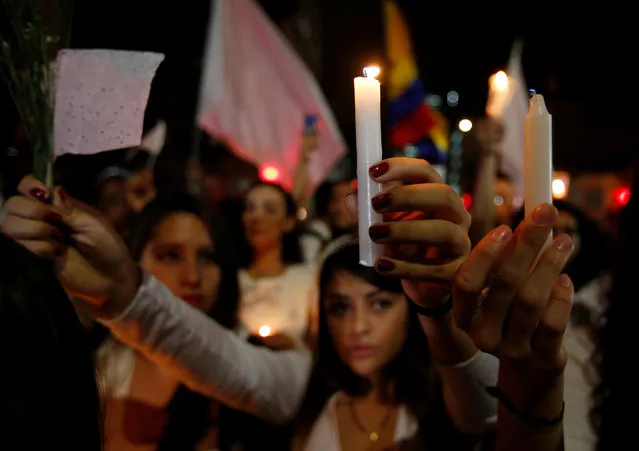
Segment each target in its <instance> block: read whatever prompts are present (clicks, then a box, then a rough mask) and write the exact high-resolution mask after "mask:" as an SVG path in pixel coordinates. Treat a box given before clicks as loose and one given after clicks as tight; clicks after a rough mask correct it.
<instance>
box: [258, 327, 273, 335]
mask: <svg viewBox="0 0 639 451" xmlns="http://www.w3.org/2000/svg"><path fill="white" fill-rule="evenodd" d="M257 333H258V334H260V337H268V336H269V335H271V328H270V327H269V326H267V325H264V326H262V327H260V330H259V331H258V332H257Z"/></svg>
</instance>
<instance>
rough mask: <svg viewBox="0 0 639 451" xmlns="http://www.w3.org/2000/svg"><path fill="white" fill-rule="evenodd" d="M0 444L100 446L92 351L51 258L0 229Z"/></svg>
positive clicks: (89, 449) (81, 450) (92, 449)
mask: <svg viewBox="0 0 639 451" xmlns="http://www.w3.org/2000/svg"><path fill="white" fill-rule="evenodd" d="M0 353H1V354H2V371H0V418H1V419H2V420H1V421H2V433H1V434H0V449H3V450H18V449H20V450H26V449H33V450H36V449H37V450H52V449H65V450H70V451H71V450H73V451H100V450H101V449H102V415H101V405H100V398H99V395H98V386H97V380H96V372H95V368H94V365H93V359H92V357H91V350H90V349H89V346H88V344H87V342H86V336H85V333H84V330H83V328H82V325H81V324H80V321H79V320H78V316H77V315H76V313H75V311H74V309H73V305H72V304H71V303H70V302H69V298H68V296H67V294H66V293H65V292H64V290H63V289H62V287H61V286H60V283H59V281H58V280H57V278H56V276H55V273H54V271H53V266H52V265H51V263H50V262H48V261H45V260H42V259H40V258H37V257H35V256H34V255H33V254H31V253H30V252H29V251H27V250H26V249H25V248H24V247H22V246H20V245H19V244H17V243H16V242H15V241H13V240H11V239H10V238H8V237H7V236H5V235H3V234H0Z"/></svg>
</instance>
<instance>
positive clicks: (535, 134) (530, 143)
mask: <svg viewBox="0 0 639 451" xmlns="http://www.w3.org/2000/svg"><path fill="white" fill-rule="evenodd" d="M544 203H552V116H551V115H550V114H549V113H548V110H547V109H546V103H545V102H544V97H543V96H542V95H540V94H535V93H533V94H532V97H531V98H530V105H529V108H528V114H526V118H525V120H524V209H525V213H526V217H528V216H529V215H530V214H531V213H532V212H533V210H534V209H535V208H537V207H538V206H539V205H541V204H544Z"/></svg>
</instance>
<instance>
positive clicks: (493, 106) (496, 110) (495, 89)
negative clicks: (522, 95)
mask: <svg viewBox="0 0 639 451" xmlns="http://www.w3.org/2000/svg"><path fill="white" fill-rule="evenodd" d="M488 84H489V86H490V91H489V93H488V103H487V104H486V114H487V115H488V116H490V117H495V118H499V117H500V116H501V115H502V113H503V112H504V108H505V107H506V103H507V102H508V97H509V95H510V92H509V89H508V85H509V83H508V75H506V72H504V71H503V70H500V71H499V72H497V73H495V74H493V75H491V77H490V79H489V81H488Z"/></svg>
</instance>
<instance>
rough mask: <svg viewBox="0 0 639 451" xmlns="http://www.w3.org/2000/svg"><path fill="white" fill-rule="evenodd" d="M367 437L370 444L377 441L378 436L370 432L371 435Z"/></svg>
mask: <svg viewBox="0 0 639 451" xmlns="http://www.w3.org/2000/svg"><path fill="white" fill-rule="evenodd" d="M368 437H369V438H370V439H371V442H376V441H377V440H378V439H379V435H377V432H375V431H373V432H371V435H369V436H368Z"/></svg>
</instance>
